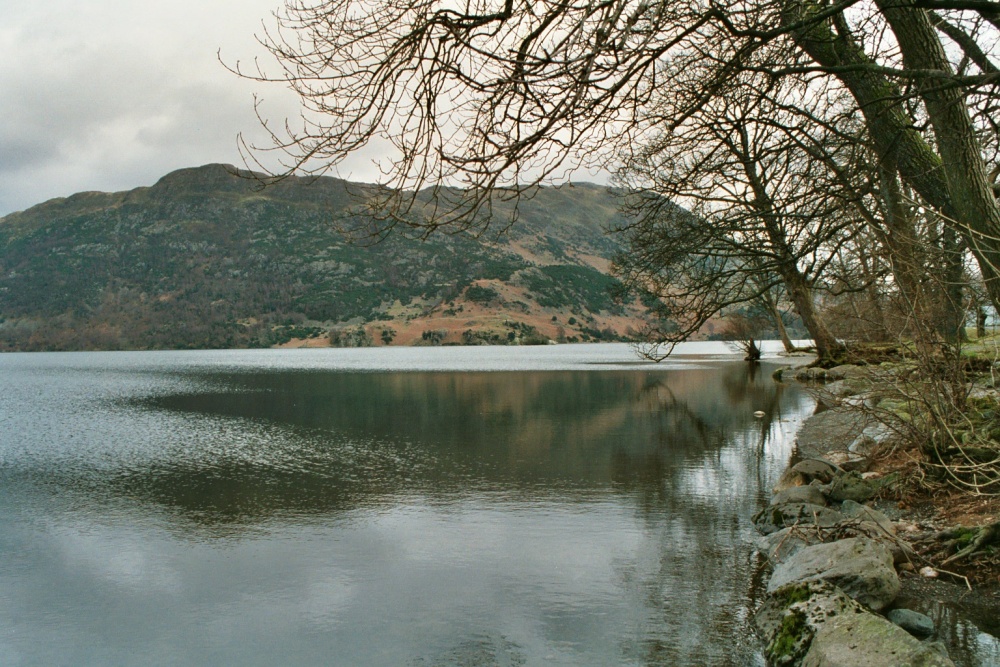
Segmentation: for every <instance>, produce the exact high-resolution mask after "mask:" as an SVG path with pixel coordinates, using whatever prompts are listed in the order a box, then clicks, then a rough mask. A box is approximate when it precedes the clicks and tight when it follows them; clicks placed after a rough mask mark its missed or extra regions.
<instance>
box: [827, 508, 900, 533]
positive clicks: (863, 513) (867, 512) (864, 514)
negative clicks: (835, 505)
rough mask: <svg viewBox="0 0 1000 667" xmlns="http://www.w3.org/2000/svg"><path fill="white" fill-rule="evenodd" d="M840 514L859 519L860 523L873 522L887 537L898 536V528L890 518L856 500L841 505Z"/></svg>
mask: <svg viewBox="0 0 1000 667" xmlns="http://www.w3.org/2000/svg"><path fill="white" fill-rule="evenodd" d="M840 513H841V514H843V515H845V516H848V517H850V518H852V519H858V520H859V521H871V522H872V523H874V524H875V525H877V526H878V527H879V529H881V530H882V532H884V533H885V534H887V535H895V534H896V526H895V524H893V523H892V521H891V520H890V519H889V517H887V516H886V515H884V514H882V513H881V512H879V511H878V510H877V509H873V508H871V507H867V506H865V505H862V504H861V503H859V502H856V501H854V500H850V499H848V500H845V501H844V502H843V503H842V504H841V505H840Z"/></svg>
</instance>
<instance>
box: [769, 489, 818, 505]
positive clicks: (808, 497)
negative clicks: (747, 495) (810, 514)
mask: <svg viewBox="0 0 1000 667" xmlns="http://www.w3.org/2000/svg"><path fill="white" fill-rule="evenodd" d="M785 503H809V504H810V505H821V506H824V507H825V506H826V505H827V502H826V496H824V495H823V492H822V491H820V490H819V489H818V488H816V487H815V486H792V487H789V488H787V489H782V490H781V491H778V492H777V493H776V494H774V496H773V497H772V498H771V504H772V505H784V504H785Z"/></svg>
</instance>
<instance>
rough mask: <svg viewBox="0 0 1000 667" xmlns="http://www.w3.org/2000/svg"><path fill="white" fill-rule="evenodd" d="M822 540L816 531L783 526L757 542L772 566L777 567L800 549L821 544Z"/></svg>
mask: <svg viewBox="0 0 1000 667" xmlns="http://www.w3.org/2000/svg"><path fill="white" fill-rule="evenodd" d="M822 541H823V540H822V539H821V538H820V537H819V536H818V535H817V534H816V531H812V530H802V529H801V528H782V529H781V530H779V531H777V532H775V533H771V534H770V535H764V536H763V537H761V538H760V539H759V541H758V542H757V548H758V549H759V550H760V552H761V553H762V554H764V556H765V557H766V558H767V561H768V562H769V563H770V564H771V567H777V566H778V565H779V564H780V563H783V562H785V561H786V560H788V558H789V557H790V556H791V555H792V554H794V553H795V552H797V551H799V550H800V549H803V548H805V547H811V546H812V545H814V544H820V543H821V542H822Z"/></svg>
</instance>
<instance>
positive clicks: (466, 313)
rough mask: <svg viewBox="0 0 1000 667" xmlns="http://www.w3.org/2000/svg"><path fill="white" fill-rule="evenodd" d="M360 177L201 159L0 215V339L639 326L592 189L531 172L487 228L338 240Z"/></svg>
mask: <svg viewBox="0 0 1000 667" xmlns="http://www.w3.org/2000/svg"><path fill="white" fill-rule="evenodd" d="M375 187H376V186H373V185H369V184H360V183H350V182H348V181H343V180H340V179H335V178H331V177H319V178H315V179H314V178H300V177H290V178H288V179H284V180H282V181H279V182H277V183H274V184H271V185H268V186H267V187H264V188H262V187H261V186H260V183H258V182H256V181H254V180H253V178H252V177H251V174H250V173H249V172H245V171H243V170H238V169H236V168H235V167H233V166H232V165H222V164H209V165H204V166H201V167H191V168H185V169H180V170H177V171H174V172H171V173H169V174H166V175H164V176H163V177H161V178H160V179H158V180H157V182H156V183H154V184H153V185H151V186H143V187H139V188H134V189H132V190H127V191H121V192H114V193H102V192H81V193H76V194H73V195H70V196H68V197H65V198H56V199H52V200H49V201H46V202H42V203H40V204H38V205H36V206H33V207H31V208H29V209H26V210H24V211H19V212H15V213H12V214H9V215H7V216H5V217H3V218H0V349H4V350H72V349H80V350H83V349H167V348H205V347H260V346H270V345H281V344H284V345H287V344H289V343H290V342H291V339H295V340H297V341H298V342H299V343H303V342H305V343H307V344H315V345H321V344H326V342H327V341H328V332H330V331H331V330H332V331H333V340H334V342H337V343H339V344H359V343H360V344H369V343H370V344H376V345H380V344H386V343H387V342H388V343H392V344H414V343H418V344H449V343H456V344H460V343H477V342H492V343H508V342H522V343H523V342H540V341H544V340H546V339H558V340H594V339H598V340H601V339H621V338H622V337H624V336H627V335H628V332H629V331H630V330H631V329H638V328H640V327H641V325H642V322H643V309H642V308H641V307H639V306H638V304H634V303H628V304H620V303H616V302H614V301H613V300H612V299H611V297H610V296H609V294H608V289H610V288H613V287H614V286H615V284H616V281H615V279H614V278H613V277H611V276H610V275H609V271H608V269H609V266H610V262H611V260H612V258H613V256H614V254H615V253H616V252H618V251H620V249H621V247H620V245H619V243H618V241H617V239H615V238H614V237H613V236H609V235H607V234H605V233H604V232H605V230H606V229H608V228H609V227H612V226H614V225H615V224H620V222H621V216H620V213H619V212H618V203H617V200H616V198H615V195H614V193H613V192H611V191H610V190H609V189H608V188H606V187H604V186H599V185H593V184H574V185H563V186H558V187H551V188H541V189H539V190H538V191H537V192H536V193H535V194H534V196H533V197H532V198H530V199H526V200H523V201H521V202H520V204H519V209H518V215H519V219H518V223H517V224H516V225H514V226H513V227H512V228H511V229H510V230H508V231H507V233H506V234H504V235H503V236H501V237H500V238H499V239H498V240H495V241H493V240H489V239H483V238H478V239H477V238H473V237H471V236H469V235H464V234H441V233H435V234H432V235H431V236H430V237H429V238H428V239H426V240H417V239H414V238H409V237H408V236H406V235H403V234H392V235H390V236H389V238H387V239H386V240H384V241H382V242H380V243H377V244H374V245H357V244H353V245H352V244H350V243H348V242H347V240H346V239H345V238H344V237H343V236H342V235H341V234H340V233H339V232H338V230H337V225H335V224H334V221H335V220H338V219H340V220H342V219H345V218H351V217H352V216H354V217H356V216H359V215H363V203H364V196H365V195H366V194H369V193H371V192H373V191H374V190H373V188H375ZM504 206H506V204H501V205H499V206H498V208H499V209H500V212H501V214H507V213H508V211H507V209H505V208H504ZM470 290H471V291H470ZM347 329H350V330H351V333H350V335H346V334H344V331H345V330H347Z"/></svg>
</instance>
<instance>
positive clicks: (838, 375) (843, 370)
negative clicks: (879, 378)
mask: <svg viewBox="0 0 1000 667" xmlns="http://www.w3.org/2000/svg"><path fill="white" fill-rule="evenodd" d="M826 374H827V376H828V377H831V378H834V379H836V380H865V379H867V378H868V376H869V375H870V372H869V370H868V368H866V367H863V366H855V365H854V364H841V365H840V366H834V367H833V368H831V369H829V370H827V371H826Z"/></svg>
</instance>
